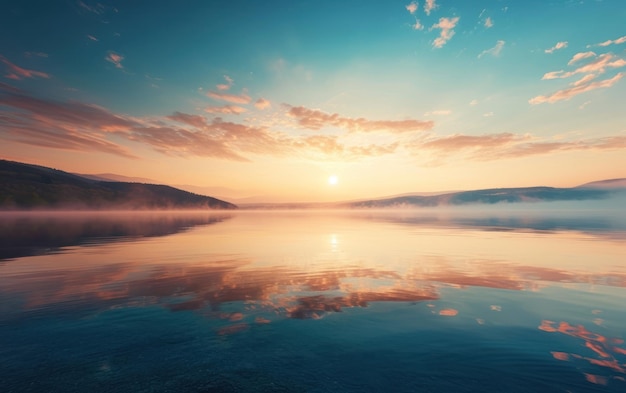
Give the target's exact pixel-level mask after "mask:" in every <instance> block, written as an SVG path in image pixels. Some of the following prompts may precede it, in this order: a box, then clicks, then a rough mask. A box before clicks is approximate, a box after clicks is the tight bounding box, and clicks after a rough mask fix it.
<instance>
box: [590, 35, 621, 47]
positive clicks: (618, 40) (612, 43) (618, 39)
mask: <svg viewBox="0 0 626 393" xmlns="http://www.w3.org/2000/svg"><path fill="white" fill-rule="evenodd" d="M624 42H626V35H625V36H623V37H620V38H617V39H614V40H606V41H604V42H600V43H598V44H594V45H587V48H591V47H592V46H609V45H619V44H623V43H624Z"/></svg>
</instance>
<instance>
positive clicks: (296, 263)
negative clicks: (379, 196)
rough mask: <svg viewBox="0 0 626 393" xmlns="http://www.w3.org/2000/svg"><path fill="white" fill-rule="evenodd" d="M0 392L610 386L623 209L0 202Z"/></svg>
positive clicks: (619, 327) (622, 381)
mask: <svg viewBox="0 0 626 393" xmlns="http://www.w3.org/2000/svg"><path fill="white" fill-rule="evenodd" d="M0 239H1V240H0V361H1V365H0V386H2V391H3V392H89V391H92V392H94V391H107V392H116V391H119V392H161V391H163V392H212V391H216V392H222V391H223V392H238V391H267V392H274V391H278V392H281V391H283V392H291V391H294V392H327V391H328V392H364V391H372V392H382V391H398V392H402V391H405V392H417V391H420V392H422V391H424V392H441V391H459V392H470V391H481V392H484V391H493V392H500V391H508V392H531V391H533V392H538V391H546V392H552V391H555V392H558V391H563V392H566V391H569V392H593V391H599V392H601V391H614V392H624V391H626V344H625V343H624V339H625V338H626V220H625V219H624V217H623V216H619V215H618V216H615V214H596V213H589V212H588V213H586V214H584V215H582V214H581V215H577V214H572V213H571V212H560V213H551V214H547V213H545V212H544V213H542V215H541V216H539V215H533V214H530V213H525V212H516V213H512V214H509V215H505V214H495V213H493V212H491V213H482V214H479V213H476V214H472V215H470V214H468V213H455V214H452V213H445V214H444V213H438V214H436V213H417V212H413V213H411V212H400V213H376V212H367V213H358V212H352V213H339V212H327V213H324V212H317V213H304V212H288V213H262V212H236V213H227V214H213V215H211V214H207V213H185V214H180V213H179V214H168V213H158V214H157V213H142V214H111V213H100V214H91V215H75V216H68V215H67V214H37V215H34V214H27V215H16V214H3V215H2V216H0Z"/></svg>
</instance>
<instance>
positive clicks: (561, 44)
mask: <svg viewBox="0 0 626 393" xmlns="http://www.w3.org/2000/svg"><path fill="white" fill-rule="evenodd" d="M563 48H567V41H560V42H557V43H556V44H555V45H554V46H553V47H552V48H550V49H546V50H544V52H545V53H554V51H557V50H559V49H563Z"/></svg>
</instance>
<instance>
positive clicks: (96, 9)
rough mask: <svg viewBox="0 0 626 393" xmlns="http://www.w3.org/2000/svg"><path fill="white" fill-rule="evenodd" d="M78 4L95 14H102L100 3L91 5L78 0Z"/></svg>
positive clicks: (102, 9) (102, 7)
mask: <svg viewBox="0 0 626 393" xmlns="http://www.w3.org/2000/svg"><path fill="white" fill-rule="evenodd" d="M78 5H79V7H81V8H82V9H84V10H86V11H89V12H93V13H94V14H97V15H102V14H103V13H104V6H103V5H102V4H100V3H96V5H93V6H91V5H87V4H85V3H83V2H82V1H79V2H78Z"/></svg>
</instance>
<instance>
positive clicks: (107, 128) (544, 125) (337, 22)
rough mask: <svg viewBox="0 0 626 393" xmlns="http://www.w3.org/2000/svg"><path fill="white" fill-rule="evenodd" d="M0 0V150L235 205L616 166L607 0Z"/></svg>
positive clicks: (625, 8)
mask: <svg viewBox="0 0 626 393" xmlns="http://www.w3.org/2000/svg"><path fill="white" fill-rule="evenodd" d="M1 5H2V7H1V9H2V12H1V13H0V36H1V37H3V39H2V40H0V158H3V159H9V160H15V161H21V162H27V163H33V164H38V165H44V166H49V167H53V168H56V169H61V170H64V171H68V172H73V173H81V174H102V173H113V174H118V175H124V176H129V177H135V178H141V179H149V180H150V181H154V182H158V183H163V184H170V185H176V186H188V187H187V188H188V189H193V190H195V191H197V192H200V191H203V192H204V193H208V194H209V195H212V196H218V197H222V198H225V199H227V200H232V201H235V202H236V201H242V200H249V201H252V200H254V201H266V202H288V201H290V202H314V201H339V200H350V199H360V198H372V197H382V196H389V195H397V194H403V193H409V192H435V191H448V190H470V189H481V188H495V187H525V186H538V185H546V186H555V187H571V186H576V185H579V184H582V183H585V182H589V181H595V180H602V179H611V178H620V177H626V169H625V168H626V110H625V109H624V108H626V107H625V106H624V105H625V104H624V99H625V98H626V80H623V79H626V78H624V76H625V75H626V24H625V23H624V20H626V2H624V1H623V0H578V1H570V0H554V1H545V0H541V1H536V0H529V1H524V2H522V1H513V0H511V1H504V0H502V1H499V0H483V1H481V0H476V1H464V0H419V1H389V0H379V1H369V0H360V1H331V0H328V1H326V0H319V1H295V0H292V1H282V0H276V1H267V2H262V1H239V0H228V1H219V0H214V1H200V0H186V1H184V2H173V1H160V0H154V1H132V2H128V1H105V0H101V1H99V2H98V1H91V0H80V1H75V0H58V1H33V0H19V1H18V0H9V1H7V0H4V1H2V3H1ZM190 186H194V187H190ZM246 198H248V199H246Z"/></svg>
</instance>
